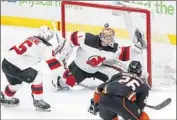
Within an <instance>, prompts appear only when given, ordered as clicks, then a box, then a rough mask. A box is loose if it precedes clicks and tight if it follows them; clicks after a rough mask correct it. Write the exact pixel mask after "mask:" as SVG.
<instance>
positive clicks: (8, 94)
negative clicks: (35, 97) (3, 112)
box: [0, 85, 20, 106]
mask: <svg viewBox="0 0 177 120" xmlns="http://www.w3.org/2000/svg"><path fill="white" fill-rule="evenodd" d="M18 87H19V85H7V86H6V87H5V90H4V93H3V92H2V93H1V99H0V102H1V104H3V105H8V106H9V105H10V106H11V105H12V106H14V105H15V106H16V105H18V104H19V102H20V100H19V99H18V98H15V97H13V96H14V95H15V93H16V90H17V89H18Z"/></svg>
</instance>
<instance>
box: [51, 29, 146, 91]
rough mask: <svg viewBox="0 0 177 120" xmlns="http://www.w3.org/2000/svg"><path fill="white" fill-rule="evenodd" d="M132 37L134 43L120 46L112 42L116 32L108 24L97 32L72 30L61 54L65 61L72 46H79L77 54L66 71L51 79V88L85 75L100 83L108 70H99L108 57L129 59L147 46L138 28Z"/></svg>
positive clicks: (75, 81) (81, 78)
mask: <svg viewBox="0 0 177 120" xmlns="http://www.w3.org/2000/svg"><path fill="white" fill-rule="evenodd" d="M134 36H135V39H133V42H134V45H133V46H120V45H119V44H118V43H115V42H114V40H115V39H114V37H115V31H114V30H113V29H112V28H110V27H109V26H105V27H104V28H103V30H102V31H101V33H100V34H99V35H93V34H91V33H84V32H79V31H75V32H73V33H72V34H71V37H70V40H66V42H65V45H64V47H63V48H62V51H61V53H60V54H61V56H62V57H63V59H64V60H67V59H68V57H69V56H70V54H71V53H72V50H73V47H74V46H78V49H77V53H76V57H75V59H74V61H73V62H72V63H71V64H70V65H69V66H68V69H66V71H65V72H63V73H62V72H60V73H59V77H58V79H53V81H52V84H53V87H54V90H55V91H58V90H59V89H60V88H61V87H63V83H65V84H66V85H69V86H74V85H76V84H79V83H81V82H82V81H83V80H84V79H85V78H91V77H94V78H97V79H100V80H102V81H103V82H105V81H107V80H108V79H110V78H111V76H109V75H108V74H109V73H104V72H101V71H100V66H102V65H103V64H104V62H106V61H108V60H110V59H115V60H118V61H129V60H132V59H133V58H134V57H136V56H137V55H139V54H142V53H143V50H144V49H145V48H146V42H145V38H144V35H143V33H142V32H141V31H140V30H139V29H135V31H134ZM105 68H106V67H105Z"/></svg>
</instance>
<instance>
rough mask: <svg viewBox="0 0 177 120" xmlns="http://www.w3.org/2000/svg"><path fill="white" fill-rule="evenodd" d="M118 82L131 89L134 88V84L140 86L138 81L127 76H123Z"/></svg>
mask: <svg viewBox="0 0 177 120" xmlns="http://www.w3.org/2000/svg"><path fill="white" fill-rule="evenodd" d="M118 82H119V83H121V84H125V85H126V86H127V87H131V88H132V90H133V91H135V90H136V86H137V87H138V86H140V83H139V82H138V81H137V80H136V79H132V78H131V77H128V76H123V77H122V79H121V80H119V81H118Z"/></svg>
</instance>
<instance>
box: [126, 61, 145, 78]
mask: <svg viewBox="0 0 177 120" xmlns="http://www.w3.org/2000/svg"><path fill="white" fill-rule="evenodd" d="M128 72H129V73H134V74H137V76H141V73H142V66H141V63H140V62H139V61H132V62H131V63H130V64H129V66H128Z"/></svg>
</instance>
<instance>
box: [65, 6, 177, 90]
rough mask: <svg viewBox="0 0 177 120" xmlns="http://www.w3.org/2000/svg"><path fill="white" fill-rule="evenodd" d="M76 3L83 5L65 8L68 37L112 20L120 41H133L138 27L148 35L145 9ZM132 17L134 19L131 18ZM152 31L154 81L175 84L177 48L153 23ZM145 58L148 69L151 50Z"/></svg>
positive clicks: (154, 85) (125, 43) (144, 62)
mask: <svg viewBox="0 0 177 120" xmlns="http://www.w3.org/2000/svg"><path fill="white" fill-rule="evenodd" d="M125 5H128V6H129V7H130V6H131V7H137V6H132V4H129V3H125ZM75 6H76V7H78V8H81V9H77V10H75V11H73V10H71V9H67V8H68V7H65V10H64V16H63V17H64V18H65V21H64V24H65V31H64V32H65V33H66V37H67V36H69V33H70V32H72V31H76V30H78V31H84V32H90V33H93V34H99V33H100V31H101V29H102V28H103V26H104V24H105V23H109V25H110V27H111V28H113V29H114V30H115V32H116V40H117V42H119V43H121V44H124V45H132V39H133V34H131V33H134V29H135V28H139V29H141V30H142V31H144V34H145V37H146V38H147V35H146V34H147V29H146V28H147V26H146V25H147V16H146V14H145V13H142V12H133V11H131V12H128V11H124V12H123V11H121V9H119V10H117V9H116V10H115V9H106V8H100V7H88V6H87V5H86V6H82V5H78V6H77V5H75ZM121 6H122V5H121ZM141 8H142V7H141ZM127 15H128V18H127ZM151 17H152V16H151ZM129 18H130V19H131V21H130V22H129ZM152 19H153V18H152ZM152 19H151V20H152ZM151 33H152V36H151V39H152V42H151V45H152V51H151V52H152V53H151V56H152V61H151V62H152V82H153V84H152V85H153V87H156V86H163V85H165V86H168V85H169V86H171V85H175V84H176V77H175V76H176V68H175V67H173V66H176V62H175V61H176V60H175V58H176V57H175V56H176V55H175V53H174V51H173V50H174V48H171V45H170V44H169V43H168V37H167V36H166V35H162V34H160V33H158V31H156V29H155V28H153V26H151ZM161 43H163V44H161ZM166 48H167V49H166ZM148 56H150V55H148ZM137 59H138V60H141V56H140V57H137ZM142 61H143V64H144V66H145V68H146V69H147V51H146V52H145V53H144V55H143V58H142ZM148 62H150V61H148ZM174 64H175V65H174Z"/></svg>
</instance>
